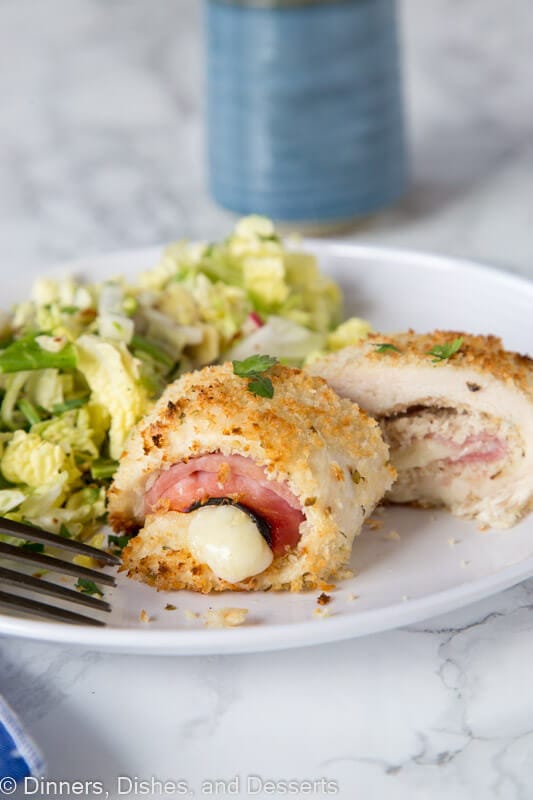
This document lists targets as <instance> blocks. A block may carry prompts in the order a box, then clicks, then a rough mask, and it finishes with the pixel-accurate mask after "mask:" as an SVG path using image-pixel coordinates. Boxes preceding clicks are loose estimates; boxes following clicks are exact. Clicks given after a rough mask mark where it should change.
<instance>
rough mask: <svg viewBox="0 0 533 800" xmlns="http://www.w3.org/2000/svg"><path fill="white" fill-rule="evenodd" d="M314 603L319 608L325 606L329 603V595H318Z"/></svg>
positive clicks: (323, 593)
mask: <svg viewBox="0 0 533 800" xmlns="http://www.w3.org/2000/svg"><path fill="white" fill-rule="evenodd" d="M316 601H317V603H318V605H319V606H327V604H328V603H331V595H329V594H326V593H325V592H322V594H319V595H318V597H317V599H316Z"/></svg>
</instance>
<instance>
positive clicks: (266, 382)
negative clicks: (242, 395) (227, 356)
mask: <svg viewBox="0 0 533 800" xmlns="http://www.w3.org/2000/svg"><path fill="white" fill-rule="evenodd" d="M277 363H278V359H277V358H274V357H273V356H249V357H248V358H245V359H244V361H233V362H232V364H233V374H234V375H238V376H239V378H249V381H248V391H249V392H252V394H255V395H257V396H258V397H268V398H272V397H274V386H273V385H272V381H271V380H270V378H268V377H267V376H266V375H264V374H263V373H264V372H266V371H267V370H268V369H270V367H273V366H274V365H275V364H277Z"/></svg>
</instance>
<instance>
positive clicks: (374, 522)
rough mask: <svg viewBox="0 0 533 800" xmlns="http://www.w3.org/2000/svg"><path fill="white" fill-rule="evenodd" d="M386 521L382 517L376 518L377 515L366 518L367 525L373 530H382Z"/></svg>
mask: <svg viewBox="0 0 533 800" xmlns="http://www.w3.org/2000/svg"><path fill="white" fill-rule="evenodd" d="M384 524H385V523H384V521H383V520H382V519H376V518H375V517H369V518H368V519H367V520H365V525H366V527H367V528H369V529H370V530H371V531H380V530H381V529H382V527H383V525H384Z"/></svg>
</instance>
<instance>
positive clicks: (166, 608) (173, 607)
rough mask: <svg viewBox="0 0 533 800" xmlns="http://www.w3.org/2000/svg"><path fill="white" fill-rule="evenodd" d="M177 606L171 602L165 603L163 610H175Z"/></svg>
mask: <svg viewBox="0 0 533 800" xmlns="http://www.w3.org/2000/svg"><path fill="white" fill-rule="evenodd" d="M177 608H178V607H177V606H174V605H172V603H167V604H166V606H165V611H176V609H177Z"/></svg>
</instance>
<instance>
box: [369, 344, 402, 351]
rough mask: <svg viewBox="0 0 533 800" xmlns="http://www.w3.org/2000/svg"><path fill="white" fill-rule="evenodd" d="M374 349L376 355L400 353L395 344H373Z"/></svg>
mask: <svg viewBox="0 0 533 800" xmlns="http://www.w3.org/2000/svg"><path fill="white" fill-rule="evenodd" d="M374 347H375V348H376V353H390V352H392V351H393V352H395V353H401V352H402V351H401V350H400V349H399V348H398V347H396V345H395V344H389V343H388V342H383V343H382V344H375V345H374Z"/></svg>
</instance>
